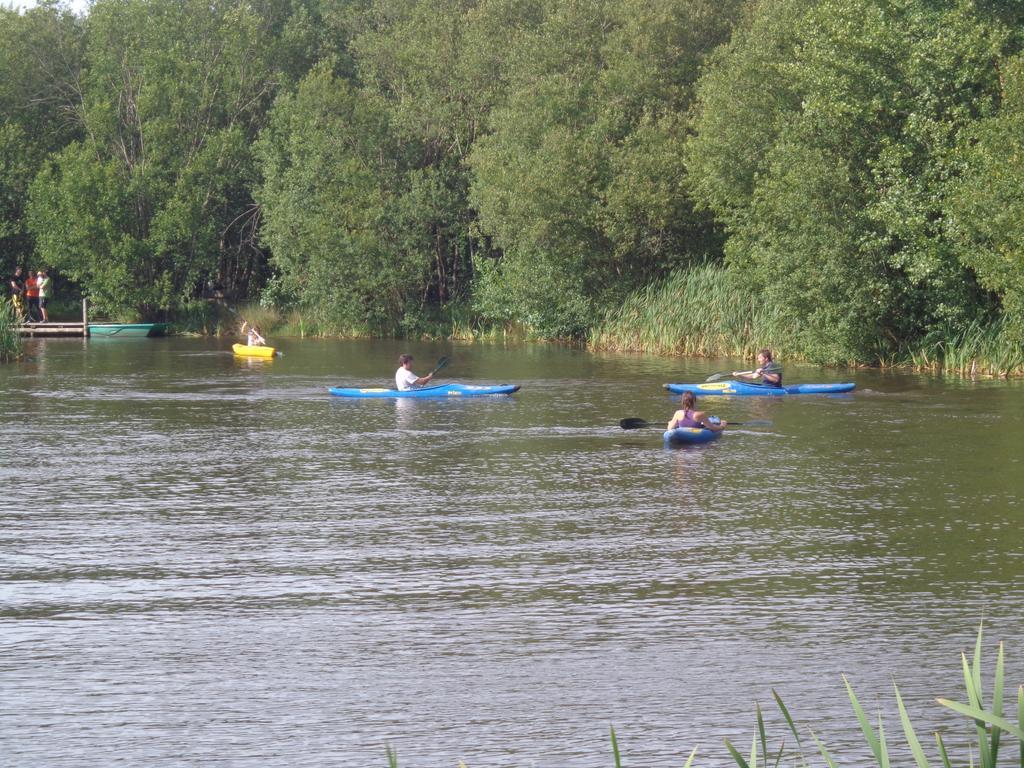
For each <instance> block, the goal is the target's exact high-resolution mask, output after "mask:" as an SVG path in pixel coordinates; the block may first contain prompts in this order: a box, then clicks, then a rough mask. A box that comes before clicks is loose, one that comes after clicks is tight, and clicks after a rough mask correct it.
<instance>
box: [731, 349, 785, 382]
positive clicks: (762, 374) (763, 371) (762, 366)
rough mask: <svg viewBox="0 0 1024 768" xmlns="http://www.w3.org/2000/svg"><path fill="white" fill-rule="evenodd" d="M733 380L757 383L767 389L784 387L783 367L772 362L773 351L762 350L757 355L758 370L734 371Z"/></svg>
mask: <svg viewBox="0 0 1024 768" xmlns="http://www.w3.org/2000/svg"><path fill="white" fill-rule="evenodd" d="M732 375H733V378H735V379H744V380H746V381H757V380H758V379H760V380H761V381H760V383H761V384H764V385H765V386H766V387H781V386H782V366H781V365H778V364H777V363H775V362H773V361H772V351H771V350H770V349H762V350H761V351H760V352H758V353H757V368H755V369H754V370H752V371H733V372H732Z"/></svg>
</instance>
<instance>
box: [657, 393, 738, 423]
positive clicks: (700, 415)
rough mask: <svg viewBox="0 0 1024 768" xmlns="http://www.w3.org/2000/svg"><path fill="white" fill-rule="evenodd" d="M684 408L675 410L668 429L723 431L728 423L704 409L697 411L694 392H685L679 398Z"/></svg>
mask: <svg viewBox="0 0 1024 768" xmlns="http://www.w3.org/2000/svg"><path fill="white" fill-rule="evenodd" d="M679 402H680V403H681V404H682V406H683V407H682V408H681V409H680V410H678V411H676V412H675V414H674V415H673V416H672V418H671V419H670V420H669V422H668V426H667V427H665V428H666V429H679V428H680V427H682V428H684V429H685V428H688V429H700V428H703V429H710V430H711V431H712V432H721V431H722V430H723V429H725V425H726V424H727V423H728V422H726V421H723V420H721V419H719V418H718V417H717V416H708V415H707V414H705V413H704V411H695V410H694V408H695V407H696V405H697V396H696V395H695V394H693V392H683V394H682V396H681V397H680V398H679Z"/></svg>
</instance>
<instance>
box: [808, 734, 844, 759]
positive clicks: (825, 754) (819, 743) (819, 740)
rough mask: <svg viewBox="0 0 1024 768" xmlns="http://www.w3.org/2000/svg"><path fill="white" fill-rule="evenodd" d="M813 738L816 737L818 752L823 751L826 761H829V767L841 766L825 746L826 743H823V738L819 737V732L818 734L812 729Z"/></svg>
mask: <svg viewBox="0 0 1024 768" xmlns="http://www.w3.org/2000/svg"><path fill="white" fill-rule="evenodd" d="M811 738H812V739H814V743H815V744H817V745H818V752H820V753H821V756H822V757H823V758H824V759H825V762H826V763H828V768H839V764H838V763H837V762H836V761H835V760H833V759H832V755H831V754H829V751H828V749H827V748H826V747H825V745H824V743H822V741H821V739H819V738H818V734H816V733H815V732H814V731H811Z"/></svg>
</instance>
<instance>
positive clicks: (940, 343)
mask: <svg viewBox="0 0 1024 768" xmlns="http://www.w3.org/2000/svg"><path fill="white" fill-rule="evenodd" d="M906 357H907V359H906V364H909V365H911V366H913V367H914V368H917V369H918V370H930V371H948V372H955V373H960V374H963V375H965V376H1015V375H1022V374H1024V344H1021V343H1020V341H1019V340H1017V339H1016V338H1015V334H1013V333H1012V332H1011V331H1010V329H1009V328H1007V326H1006V324H1005V323H1003V322H1002V321H1001V320H996V321H995V322H992V323H989V324H986V325H982V324H981V323H978V322H975V323H972V324H971V325H969V326H968V327H967V328H965V329H962V330H957V329H955V328H951V327H946V328H940V329H938V330H936V331H933V332H932V333H930V334H928V336H926V337H925V338H924V339H923V340H922V341H921V343H920V344H918V345H916V347H914V348H912V349H910V350H909V351H908V352H907V356H906Z"/></svg>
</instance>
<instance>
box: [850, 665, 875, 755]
mask: <svg viewBox="0 0 1024 768" xmlns="http://www.w3.org/2000/svg"><path fill="white" fill-rule="evenodd" d="M843 682H844V683H845V684H846V693H847V695H848V696H849V697H850V704H852V705H853V711H854V713H856V715H857V722H859V723H860V729H861V731H862V732H863V734H864V738H865V739H867V742H868V746H869V747H871V752H872V754H873V755H874V756H875V760H876V761H877V762H878V764H879V765H882V750H881V745H880V744H879V742H878V737H877V736H876V735H875V731H874V729H873V728H872V727H871V723H870V722H868V718H867V715H865V714H864V708H863V707H861V705H860V702H859V701H857V695H856V694H855V693H854V692H853V688H852V687H851V686H850V681H849V680H847V679H846V675H843Z"/></svg>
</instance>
